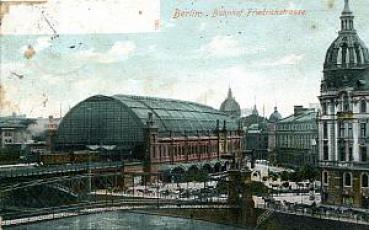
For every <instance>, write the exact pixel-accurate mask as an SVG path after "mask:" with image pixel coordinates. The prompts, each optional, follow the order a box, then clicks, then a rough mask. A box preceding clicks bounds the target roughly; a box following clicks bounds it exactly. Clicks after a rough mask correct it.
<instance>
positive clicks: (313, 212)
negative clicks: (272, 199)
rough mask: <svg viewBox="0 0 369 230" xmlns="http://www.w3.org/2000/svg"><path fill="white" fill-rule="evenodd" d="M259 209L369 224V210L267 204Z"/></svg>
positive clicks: (261, 205)
mask: <svg viewBox="0 0 369 230" xmlns="http://www.w3.org/2000/svg"><path fill="white" fill-rule="evenodd" d="M257 208H259V209H265V210H270V211H273V212H276V213H284V214H290V215H301V216H308V217H312V218H319V219H327V220H336V221H344V222H351V223H357V224H359V223H360V224H369V212H368V210H358V209H357V210H353V209H347V208H343V207H341V208H331V207H325V206H312V205H305V204H291V203H289V204H283V203H282V202H281V203H279V202H278V203H265V204H258V205H257Z"/></svg>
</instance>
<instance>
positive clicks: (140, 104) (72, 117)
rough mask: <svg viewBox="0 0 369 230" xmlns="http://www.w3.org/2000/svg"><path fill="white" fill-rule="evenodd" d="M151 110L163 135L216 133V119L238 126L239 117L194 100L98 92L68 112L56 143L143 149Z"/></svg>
mask: <svg viewBox="0 0 369 230" xmlns="http://www.w3.org/2000/svg"><path fill="white" fill-rule="evenodd" d="M149 114H152V119H153V121H154V125H155V127H157V132H158V137H160V138H164V137H175V136H181V137H184V136H186V137H187V136H196V135H197V136H199V135H203V134H204V135H205V134H209V133H214V132H215V131H216V130H217V125H218V124H219V123H220V128H222V127H223V124H224V122H225V124H226V128H227V130H229V131H232V130H234V131H236V130H238V122H237V121H235V120H232V119H231V118H230V117H228V116H227V115H226V114H224V113H222V112H220V111H219V110H216V109H213V108H211V107H209V106H205V105H201V104H198V103H194V102H188V101H180V100H174V99H162V98H155V97H143V96H128V95H114V96H102V95H97V96H92V97H90V98H87V99H86V100H84V101H82V102H80V103H79V104H77V105H76V106H74V107H73V108H72V109H71V110H70V111H69V112H68V113H67V114H66V115H65V117H64V118H63V120H62V122H61V124H60V125H59V129H58V132H57V134H56V137H55V148H56V150H59V151H71V150H83V149H87V148H92V146H100V147H103V148H104V149H110V150H111V151H114V152H119V153H124V154H138V155H141V154H139V152H143V151H144V146H145V141H146V140H145V130H146V128H147V122H148V119H149ZM133 157H134V158H140V157H139V156H133Z"/></svg>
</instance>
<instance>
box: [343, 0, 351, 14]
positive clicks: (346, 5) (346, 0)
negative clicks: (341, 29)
mask: <svg viewBox="0 0 369 230" xmlns="http://www.w3.org/2000/svg"><path fill="white" fill-rule="evenodd" d="M343 12H344V13H351V10H350V4H349V0H345V8H343Z"/></svg>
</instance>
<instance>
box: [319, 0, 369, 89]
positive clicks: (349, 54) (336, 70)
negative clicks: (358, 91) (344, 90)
mask: <svg viewBox="0 0 369 230" xmlns="http://www.w3.org/2000/svg"><path fill="white" fill-rule="evenodd" d="M340 19H341V30H340V31H339V32H338V37H337V38H336V39H335V40H334V41H333V43H332V44H331V45H330V47H329V48H328V51H327V54H326V57H325V62H324V70H323V73H324V78H323V80H322V84H321V90H329V89H334V88H338V87H342V86H349V85H353V84H354V83H355V77H356V76H357V75H358V74H360V73H362V72H363V71H365V69H367V68H368V67H369V52H368V48H367V47H366V45H365V44H364V42H363V41H362V40H361V39H360V37H359V35H358V34H357V32H356V30H355V28H354V15H353V13H352V11H351V10H350V7H349V1H348V0H345V6H344V9H343V11H342V14H341V17H340Z"/></svg>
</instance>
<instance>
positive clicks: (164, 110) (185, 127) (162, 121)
mask: <svg viewBox="0 0 369 230" xmlns="http://www.w3.org/2000/svg"><path fill="white" fill-rule="evenodd" d="M109 98H111V99H113V100H117V101H119V102H121V103H122V104H123V105H124V106H125V107H127V108H129V109H130V110H131V111H132V112H133V113H134V114H135V116H136V117H137V118H139V119H140V120H141V122H142V124H143V125H145V124H146V121H147V120H148V114H149V113H152V114H153V117H154V121H155V125H156V126H157V127H158V128H159V132H173V133H182V134H185V133H187V134H190V133H195V132H197V131H199V132H203V131H212V130H215V129H216V126H217V121H218V120H219V123H220V128H222V127H223V123H224V121H226V127H227V130H237V129H238V122H237V121H236V120H233V119H231V118H230V117H229V116H227V115H226V114H225V113H223V112H221V111H219V110H216V109H214V108H212V107H209V106H206V105H202V104H198V103H194V102H188V101H181V100H174V99H163V98H156V97H143V96H130V95H114V96H111V97H109Z"/></svg>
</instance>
